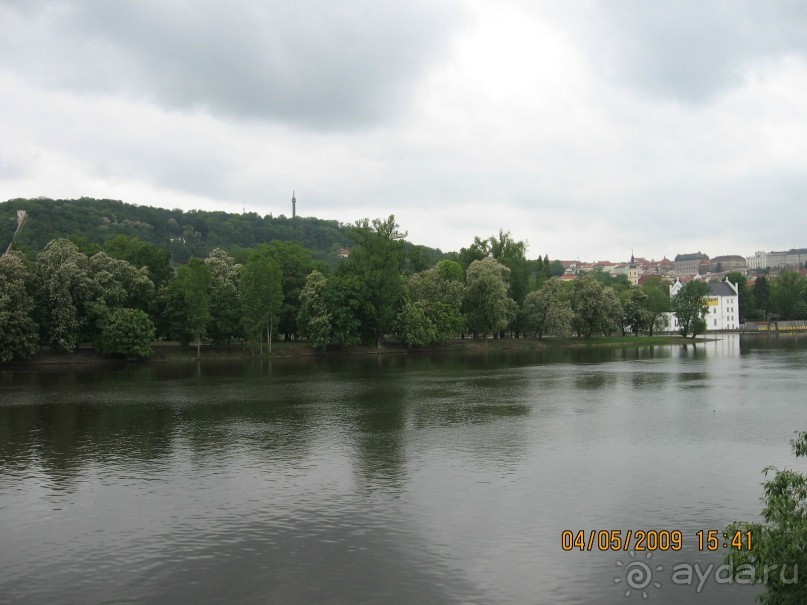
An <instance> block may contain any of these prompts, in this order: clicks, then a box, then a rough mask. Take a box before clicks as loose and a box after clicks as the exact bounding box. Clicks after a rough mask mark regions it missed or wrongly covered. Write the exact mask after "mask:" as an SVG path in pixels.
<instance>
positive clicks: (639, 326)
mask: <svg viewBox="0 0 807 605" xmlns="http://www.w3.org/2000/svg"><path fill="white" fill-rule="evenodd" d="M626 293H627V295H626V296H625V298H624V301H623V304H622V312H623V325H624V326H625V327H626V328H627V329H629V330H630V331H631V332H633V333H634V334H635V335H636V336H638V335H639V334H640V333H641V332H644V331H645V330H647V331H649V330H652V325H653V320H654V316H653V314H652V313H651V312H650V310H649V309H648V301H647V294H646V293H645V292H644V290H643V289H642V288H640V287H639V286H631V287H630V289H628V290H626Z"/></svg>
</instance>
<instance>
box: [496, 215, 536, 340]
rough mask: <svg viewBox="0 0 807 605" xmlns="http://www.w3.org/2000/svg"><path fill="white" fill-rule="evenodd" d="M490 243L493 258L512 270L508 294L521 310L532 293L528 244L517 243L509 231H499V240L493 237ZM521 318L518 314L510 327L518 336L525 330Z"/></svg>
mask: <svg viewBox="0 0 807 605" xmlns="http://www.w3.org/2000/svg"><path fill="white" fill-rule="evenodd" d="M488 241H489V242H490V253H491V256H493V258H495V259H496V260H497V261H499V262H500V263H502V264H503V265H504V266H505V267H507V268H508V269H510V276H509V278H508V294H509V296H510V298H512V299H513V300H514V301H515V302H516V305H518V307H519V308H521V307H522V306H523V304H524V298H525V297H526V296H527V293H528V292H529V291H530V273H531V263H530V262H529V261H528V260H527V256H526V254H527V244H526V243H525V242H521V241H519V242H517V241H515V240H514V239H513V238H512V236H511V235H510V232H509V231H504V230H502V229H499V237H498V238H497V237H496V236H495V235H492V236H491V237H490V238H489V240H488ZM521 317H522V314H520V313H516V314H515V315H514V317H513V319H512V320H511V324H510V327H511V328H512V329H513V331H514V332H515V333H516V336H517V335H518V333H519V332H521V331H522V329H523V326H522V325H521V322H520V321H519V319H520V318H521Z"/></svg>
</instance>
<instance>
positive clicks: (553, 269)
mask: <svg viewBox="0 0 807 605" xmlns="http://www.w3.org/2000/svg"><path fill="white" fill-rule="evenodd" d="M547 260H548V257H544V264H546V262H547ZM565 272H566V268H565V267H564V266H563V263H562V262H560V261H559V260H553V261H552V264H550V265H549V273H550V274H551V275H552V277H560V276H561V275H563V274H564V273H565Z"/></svg>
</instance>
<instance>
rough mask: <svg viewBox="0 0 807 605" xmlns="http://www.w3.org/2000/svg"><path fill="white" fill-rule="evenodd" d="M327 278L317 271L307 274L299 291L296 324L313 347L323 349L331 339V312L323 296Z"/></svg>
mask: <svg viewBox="0 0 807 605" xmlns="http://www.w3.org/2000/svg"><path fill="white" fill-rule="evenodd" d="M327 287H328V279H327V278H326V277H325V276H324V275H323V274H322V273H320V272H319V271H312V272H311V273H309V274H308V277H307V278H306V281H305V286H303V289H302V291H301V292H300V310H299V311H298V313H297V326H298V329H299V331H300V334H302V336H303V337H304V338H307V339H308V340H309V341H310V342H311V344H312V345H313V346H314V348H315V349H320V350H325V348H326V347H327V346H328V343H329V342H330V341H331V314H330V313H329V312H328V302H327V300H326V298H325V292H326V288H327Z"/></svg>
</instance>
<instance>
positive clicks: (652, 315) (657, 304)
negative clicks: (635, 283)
mask: <svg viewBox="0 0 807 605" xmlns="http://www.w3.org/2000/svg"><path fill="white" fill-rule="evenodd" d="M642 290H643V291H644V293H645V294H646V295H647V303H646V308H647V311H648V313H649V319H650V321H649V324H648V329H649V332H650V336H653V331H654V330H665V329H666V328H667V326H668V325H669V320H668V319H667V313H668V312H669V310H670V294H669V288H666V287H664V286H663V285H662V282H661V278H652V279H649V280H648V281H646V282H645V283H644V284H643V285H642Z"/></svg>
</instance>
